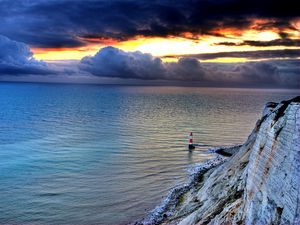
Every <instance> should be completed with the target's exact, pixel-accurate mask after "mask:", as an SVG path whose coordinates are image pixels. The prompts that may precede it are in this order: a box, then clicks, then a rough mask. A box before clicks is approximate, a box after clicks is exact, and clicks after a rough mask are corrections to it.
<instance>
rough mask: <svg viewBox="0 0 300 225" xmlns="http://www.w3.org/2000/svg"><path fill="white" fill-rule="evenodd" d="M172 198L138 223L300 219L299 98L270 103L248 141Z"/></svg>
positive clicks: (182, 224)
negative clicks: (160, 208) (169, 203)
mask: <svg viewBox="0 0 300 225" xmlns="http://www.w3.org/2000/svg"><path fill="white" fill-rule="evenodd" d="M224 151H226V149H225V150H224ZM231 154H232V152H231ZM170 202H171V204H172V207H171V206H170V205H166V206H165V207H164V208H163V209H162V210H161V211H159V213H156V216H154V217H153V216H152V217H149V218H150V219H149V218H148V219H145V220H144V221H142V222H139V223H137V224H180V225H192V224H216V225H217V224H247V225H248V224H249V225H250V224H251V225H253V224H257V225H263V224H300V97H296V98H294V99H292V100H289V101H284V102H281V103H279V104H276V103H269V104H267V106H266V108H265V109H264V112H263V117H262V118H261V119H260V120H258V122H257V124H256V127H255V128H254V130H253V132H252V133H251V135H250V136H249V137H248V140H247V141H246V142H245V143H244V144H243V145H241V146H238V148H237V151H236V152H235V153H233V155H232V156H231V157H230V158H228V160H225V161H224V160H220V162H219V164H217V165H214V166H213V168H210V169H205V170H201V171H200V172H198V173H197V175H195V176H194V178H193V180H192V181H191V183H190V184H189V186H184V188H183V189H181V190H180V191H179V192H178V194H177V195H176V194H174V195H173V200H172V201H170Z"/></svg>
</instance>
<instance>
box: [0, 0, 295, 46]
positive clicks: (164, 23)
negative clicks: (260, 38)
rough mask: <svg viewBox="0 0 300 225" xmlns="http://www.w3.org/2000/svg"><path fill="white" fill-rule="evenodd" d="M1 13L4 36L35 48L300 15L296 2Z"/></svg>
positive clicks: (135, 4) (116, 4)
mask: <svg viewBox="0 0 300 225" xmlns="http://www.w3.org/2000/svg"><path fill="white" fill-rule="evenodd" d="M0 14H1V20H0V33H1V34H4V35H6V36H8V37H10V38H11V39H14V40H18V41H22V42H25V43H27V44H30V45H31V46H34V47H76V46H82V45H84V44H85V41H84V40H82V38H90V37H94V38H95V37H96V38H113V39H116V40H125V39H130V38H132V37H134V36H136V35H144V36H162V37H165V36H168V35H180V34H181V33H182V32H192V33H195V34H210V33H212V30H213V29H215V28H226V27H235V28H240V29H243V28H248V27H249V25H250V24H251V22H250V20H249V18H256V17H258V18H271V19H272V20H270V21H268V22H266V23H264V24H261V25H260V27H257V29H262V30H263V29H266V28H270V27H272V28H274V27H277V28H279V29H280V28H283V27H288V26H290V25H289V21H290V20H291V19H293V18H295V17H298V16H299V12H298V8H297V7H296V1H294V0H286V1H282V0H281V1H278V0H265V1H261V0H252V1H244V0H180V1H174V0H160V1H158V0H152V1H148V0H110V1H105V0H98V1H95V0H85V1H79V0H64V1H62V0H51V1H48V0H37V1H24V0H15V1H11V0H2V1H0ZM216 35H217V34H216Z"/></svg>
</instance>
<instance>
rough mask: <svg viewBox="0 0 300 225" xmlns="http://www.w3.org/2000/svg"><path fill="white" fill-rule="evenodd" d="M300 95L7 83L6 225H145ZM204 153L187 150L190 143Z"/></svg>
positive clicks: (1, 206) (0, 132)
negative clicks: (226, 150)
mask: <svg viewBox="0 0 300 225" xmlns="http://www.w3.org/2000/svg"><path fill="white" fill-rule="evenodd" d="M296 95H299V91H297V90H281V89H277V90H273V89H266V90H263V89H221V88H198V87H138V86H135V87H130V86H101V85H69V84H34V83H0V104H1V110H0V223H1V224H21V223H22V224H24V223H34V224H107V225H109V224H122V223H127V222H132V221H135V220H137V219H141V218H143V217H145V216H146V214H147V213H148V212H149V210H152V209H153V208H154V207H155V206H156V205H158V204H159V203H160V202H161V201H162V197H163V196H166V195H167V193H168V191H169V190H170V189H171V188H172V187H174V186H175V185H176V184H178V183H182V182H185V181H187V177H188V168H189V167H191V166H192V165H193V164H195V163H199V162H203V161H205V160H206V159H209V158H211V157H212V155H211V154H209V153H208V151H207V148H209V147H214V146H220V145H233V144H239V143H242V142H243V141H244V140H245V139H246V138H247V135H248V134H249V133H250V132H251V130H252V128H253V127H254V125H255V123H256V120H257V119H258V118H260V116H261V112H262V109H263V106H264V104H265V103H266V102H268V101H275V102H277V101H281V100H285V99H290V98H292V97H294V96H296ZM191 131H193V132H194V141H195V142H196V143H202V144H204V145H207V147H198V148H196V149H195V150H194V151H193V152H189V151H187V144H188V142H187V136H188V134H189V132H191Z"/></svg>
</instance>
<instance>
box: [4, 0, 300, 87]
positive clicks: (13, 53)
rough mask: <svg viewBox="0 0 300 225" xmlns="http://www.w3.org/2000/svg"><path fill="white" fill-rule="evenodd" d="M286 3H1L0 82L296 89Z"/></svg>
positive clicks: (299, 38)
mask: <svg viewBox="0 0 300 225" xmlns="http://www.w3.org/2000/svg"><path fill="white" fill-rule="evenodd" d="M297 9H298V8H297V2H296V1H295V0H293V1H292V0H285V1H283V0H280V1H278V0H272V1H271V0H263V1H261V0H251V1H250V0H178V1H176V0H151V1H149V0H85V1H80V0H48V1H46V0H35V1H29V0H15V1H11V0H0V15H1V20H0V81H38V82H75V83H106V84H109V83H112V84H115V83H117V84H143V85H147V84H149V85H156V84H157V85H161V84H162V85H164V84H166V85H173V84H174V85H196V86H224V87H227V86H228V87H258V88H260V87H266V88H299V87H300V13H299V10H297Z"/></svg>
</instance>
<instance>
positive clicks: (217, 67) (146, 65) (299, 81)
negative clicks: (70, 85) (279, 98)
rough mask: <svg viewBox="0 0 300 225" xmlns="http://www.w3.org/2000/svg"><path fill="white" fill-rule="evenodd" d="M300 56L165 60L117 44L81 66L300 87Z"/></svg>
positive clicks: (144, 75)
mask: <svg viewBox="0 0 300 225" xmlns="http://www.w3.org/2000/svg"><path fill="white" fill-rule="evenodd" d="M299 66H300V61H299V60H285V61H269V62H248V63H232V64H220V63H200V62H199V61H198V60H197V59H196V58H181V59H179V61H178V62H171V63H164V62H162V61H161V60H160V59H159V58H156V57H153V56H152V55H150V54H143V53H141V52H124V51H122V50H120V49H116V48H113V47H106V48H103V49H101V50H100V51H99V52H98V53H97V54H96V55H95V56H89V57H85V58H83V59H82V60H81V62H80V64H79V68H80V69H81V70H83V71H86V72H89V73H91V74H93V75H95V76H98V77H113V78H116V77H117V78H124V79H140V80H170V81H184V82H185V81H186V82H190V83H193V82H196V83H197V84H199V85H201V84H202V85H204V84H205V85H210V86H255V87H299V85H300V76H299V71H298V69H299Z"/></svg>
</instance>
